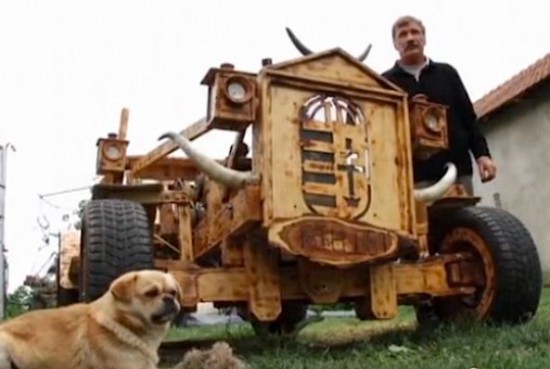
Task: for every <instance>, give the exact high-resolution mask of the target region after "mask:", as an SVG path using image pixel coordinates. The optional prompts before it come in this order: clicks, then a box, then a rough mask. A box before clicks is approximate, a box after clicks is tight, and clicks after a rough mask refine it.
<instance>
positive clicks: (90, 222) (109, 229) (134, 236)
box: [79, 199, 154, 301]
mask: <svg viewBox="0 0 550 369" xmlns="http://www.w3.org/2000/svg"><path fill="white" fill-rule="evenodd" d="M80 248H81V249H80V256H81V275H80V283H79V284H80V300H81V301H92V300H95V299H96V298H98V297H100V296H101V295H102V294H104V293H105V292H106V291H107V290H108V288H109V285H110V283H111V282H112V281H113V280H114V279H116V278H117V277H118V276H120V275H122V274H124V273H126V272H129V271H133V270H142V269H153V268H154V257H153V240H152V232H151V226H150V222H149V219H148V217H147V212H146V210H145V208H144V207H143V206H142V205H141V204H139V203H136V202H133V201H128V200H119V199H102V200H92V201H90V202H89V203H88V204H87V205H86V208H85V209H84V213H83V217H82V230H81V242H80Z"/></svg>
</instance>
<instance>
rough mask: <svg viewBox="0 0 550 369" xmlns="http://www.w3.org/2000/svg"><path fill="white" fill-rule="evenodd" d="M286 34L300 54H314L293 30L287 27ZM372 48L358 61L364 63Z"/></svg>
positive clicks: (370, 46) (370, 45) (369, 46)
mask: <svg viewBox="0 0 550 369" xmlns="http://www.w3.org/2000/svg"><path fill="white" fill-rule="evenodd" d="M286 33H288V37H290V41H292V44H294V46H295V47H296V49H298V51H299V52H301V53H302V55H309V54H312V53H313V52H312V51H311V50H310V49H309V48H307V47H306V46H305V45H304V44H303V43H302V41H300V40H299V39H298V37H296V35H295V34H294V32H292V30H291V29H290V28H288V27H286ZM371 48H372V44H369V45H368V46H367V48H366V49H365V51H363V52H362V53H361V55H359V56H358V57H357V59H358V60H359V61H361V62H362V61H364V60H365V59H367V56H369V53H370V49H371Z"/></svg>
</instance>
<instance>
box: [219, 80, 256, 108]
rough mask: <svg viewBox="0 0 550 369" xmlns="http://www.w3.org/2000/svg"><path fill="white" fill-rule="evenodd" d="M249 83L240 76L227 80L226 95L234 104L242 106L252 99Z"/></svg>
mask: <svg viewBox="0 0 550 369" xmlns="http://www.w3.org/2000/svg"><path fill="white" fill-rule="evenodd" d="M251 93H252V91H251V87H250V85H249V81H247V80H246V79H244V78H241V77H240V76H233V77H230V78H229V79H228V80H227V83H226V85H225V94H226V95H227V97H228V98H229V100H231V101H232V102H234V103H237V104H242V103H245V102H246V101H248V100H249V99H250V98H251Z"/></svg>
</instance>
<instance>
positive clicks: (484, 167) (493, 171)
mask: <svg viewBox="0 0 550 369" xmlns="http://www.w3.org/2000/svg"><path fill="white" fill-rule="evenodd" d="M477 168H478V169H479V177H480V178H481V182H489V181H491V180H493V179H494V178H495V177H496V175H497V167H496V165H495V163H494V162H493V160H491V158H489V157H488V156H480V157H479V158H478V159H477Z"/></svg>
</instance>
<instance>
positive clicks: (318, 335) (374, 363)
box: [169, 287, 550, 369]
mask: <svg viewBox="0 0 550 369" xmlns="http://www.w3.org/2000/svg"><path fill="white" fill-rule="evenodd" d="M179 338H193V339H194V338H209V339H220V340H228V341H229V342H230V343H231V345H232V346H233V347H234V350H235V352H236V353H237V354H238V355H240V356H241V357H243V358H244V359H245V360H246V361H247V362H248V363H249V364H250V367H251V368H257V369H261V368H270V369H271V368H281V369H282V368H292V369H301V368H319V369H325V368H326V369H328V368H331V369H340V368H342V369H343V368H346V369H354V368H361V369H364V368H377V369H390V368H396V369H397V368H399V369H402V368H423V369H430V368H434V369H435V368H437V369H441V368H446V369H454V368H456V369H470V368H479V369H485V368H495V369H497V368H498V369H508V368H510V369H512V368H513V369H518V368H522V369H523V368H525V369H530V368H533V369H534V368H541V369H542V368H545V369H546V368H549V367H550V288H548V287H547V288H545V290H544V292H543V296H542V301H541V305H540V308H539V311H538V314H537V316H536V317H535V319H534V320H533V321H532V322H530V323H528V324H526V325H523V326H516V327H487V326H485V327H484V326H479V325H474V326H463V327H446V328H444V329H440V330H434V331H429V332H426V331H423V332H421V331H420V330H417V329H416V327H415V318H414V316H413V314H412V311H411V310H410V309H409V308H406V307H404V308H402V309H401V314H400V317H399V318H398V319H396V320H395V321H387V322H361V321H359V320H356V319H353V318H330V319H325V320H324V321H322V322H318V323H313V324H311V325H309V326H307V327H306V328H305V329H304V330H302V331H301V332H300V334H299V335H298V337H296V339H295V340H290V339H288V340H285V341H281V340H279V341H277V340H270V341H262V340H259V339H258V338H256V337H255V336H254V335H253V333H252V330H251V328H250V327H249V326H248V325H247V324H245V325H237V324H235V325H223V326H208V327H203V328H188V329H178V330H174V331H172V332H170V336H169V339H179Z"/></svg>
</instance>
